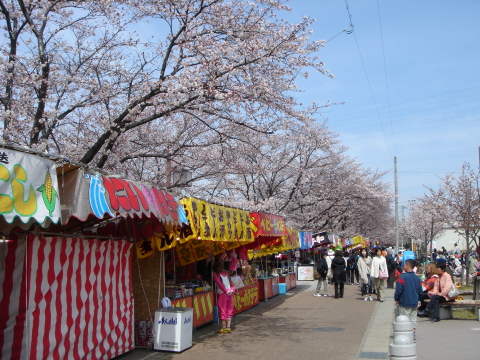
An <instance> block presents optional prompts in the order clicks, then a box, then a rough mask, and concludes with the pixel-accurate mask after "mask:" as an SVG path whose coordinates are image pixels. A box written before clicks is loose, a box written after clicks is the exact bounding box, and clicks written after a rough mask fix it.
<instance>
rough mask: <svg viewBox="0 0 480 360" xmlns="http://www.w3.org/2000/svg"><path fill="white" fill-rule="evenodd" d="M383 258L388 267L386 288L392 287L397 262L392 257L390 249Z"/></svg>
mask: <svg viewBox="0 0 480 360" xmlns="http://www.w3.org/2000/svg"><path fill="white" fill-rule="evenodd" d="M385 260H387V269H388V280H387V289H393V284H394V283H395V270H397V262H396V261H395V259H394V257H393V250H392V249H388V251H387V257H386V258H385Z"/></svg>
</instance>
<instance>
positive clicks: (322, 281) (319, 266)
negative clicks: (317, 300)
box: [313, 251, 330, 296]
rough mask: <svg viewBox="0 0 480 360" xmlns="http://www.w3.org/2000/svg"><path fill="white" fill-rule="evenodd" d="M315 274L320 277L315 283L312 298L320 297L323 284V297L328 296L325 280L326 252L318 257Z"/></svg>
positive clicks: (326, 270)
mask: <svg viewBox="0 0 480 360" xmlns="http://www.w3.org/2000/svg"><path fill="white" fill-rule="evenodd" d="M317 272H318V274H319V275H320V278H319V279H318V283H317V289H316V290H315V294H313V296H322V295H320V290H321V289H322V284H323V293H324V294H323V295H324V296H330V294H329V293H328V279H327V273H328V264H327V252H326V251H324V252H322V254H321V255H320V260H319V261H318V263H317Z"/></svg>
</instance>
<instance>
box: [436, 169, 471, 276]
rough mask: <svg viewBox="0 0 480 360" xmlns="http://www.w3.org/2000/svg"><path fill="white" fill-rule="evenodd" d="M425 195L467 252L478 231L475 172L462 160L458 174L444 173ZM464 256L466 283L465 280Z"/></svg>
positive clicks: (468, 252)
mask: <svg viewBox="0 0 480 360" xmlns="http://www.w3.org/2000/svg"><path fill="white" fill-rule="evenodd" d="M428 190H429V192H430V194H429V198H430V201H431V202H432V203H435V204H437V206H436V210H437V213H438V215H439V216H441V217H442V218H443V220H444V221H445V222H446V223H447V224H448V226H449V227H450V228H451V229H454V230H455V232H457V233H458V234H459V235H460V236H462V237H464V238H465V240H466V243H467V255H469V254H470V250H471V245H472V240H473V245H474V246H477V247H478V246H479V240H478V238H479V235H480V186H479V173H478V172H476V171H474V170H473V169H472V168H471V166H470V164H469V163H464V164H463V166H462V170H461V172H460V174H459V175H458V176H457V177H455V176H454V174H447V175H446V176H445V177H444V178H442V179H441V184H440V187H439V188H438V189H433V188H428ZM468 262H469V256H467V263H466V270H467V284H468V279H469V276H468Z"/></svg>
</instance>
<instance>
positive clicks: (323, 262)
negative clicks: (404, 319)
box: [314, 247, 401, 302]
mask: <svg viewBox="0 0 480 360" xmlns="http://www.w3.org/2000/svg"><path fill="white" fill-rule="evenodd" d="M389 256H390V257H389ZM398 261H401V259H400V260H398V259H395V258H393V256H392V252H391V250H388V255H387V251H386V250H385V249H384V248H380V247H378V248H374V249H371V250H368V249H362V250H361V251H353V252H351V253H348V252H342V251H340V250H337V251H336V252H333V250H328V251H324V252H322V254H321V255H320V260H319V261H318V263H317V267H316V271H317V274H318V275H317V278H318V283H317V288H316V290H315V293H314V296H318V297H320V296H327V297H328V296H331V295H330V293H329V291H328V284H329V283H331V284H333V286H334V294H335V295H334V297H335V299H341V298H343V294H344V288H345V284H347V285H360V287H361V291H362V296H364V300H365V301H372V300H373V298H372V295H376V298H377V300H378V301H380V302H383V301H384V300H385V299H384V296H383V289H384V288H385V287H386V286H387V285H388V284H390V277H392V279H393V280H392V282H391V286H392V288H393V281H394V275H395V273H394V271H395V270H396V269H398V267H399V262H398ZM387 280H388V281H387ZM322 288H323V295H322V294H320V292H321V291H322Z"/></svg>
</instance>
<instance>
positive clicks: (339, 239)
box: [296, 231, 378, 280]
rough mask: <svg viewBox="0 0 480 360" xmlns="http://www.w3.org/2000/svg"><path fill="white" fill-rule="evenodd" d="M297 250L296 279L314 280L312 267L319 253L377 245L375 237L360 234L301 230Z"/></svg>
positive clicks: (347, 250) (353, 249) (350, 250)
mask: <svg viewBox="0 0 480 360" xmlns="http://www.w3.org/2000/svg"><path fill="white" fill-rule="evenodd" d="M299 239H300V242H299V244H300V246H299V247H300V250H299V260H298V262H299V265H298V268H297V271H296V273H297V279H298V280H314V267H315V263H316V261H317V260H318V259H320V256H321V253H322V252H325V251H328V250H332V251H334V252H335V251H336V250H340V251H342V252H349V253H350V252H352V251H355V250H360V249H362V248H367V247H375V246H378V240H377V239H368V238H364V237H362V236H354V237H348V236H338V235H336V234H333V233H329V232H326V231H324V232H320V233H314V234H312V233H311V232H301V233H300V236H299Z"/></svg>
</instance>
